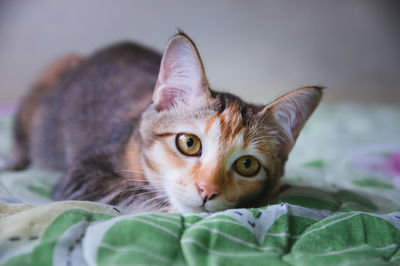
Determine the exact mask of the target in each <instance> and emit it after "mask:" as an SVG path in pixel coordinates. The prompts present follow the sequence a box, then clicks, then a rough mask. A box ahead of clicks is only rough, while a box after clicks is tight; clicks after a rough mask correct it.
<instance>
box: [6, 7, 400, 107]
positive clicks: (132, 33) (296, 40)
mask: <svg viewBox="0 0 400 266" xmlns="http://www.w3.org/2000/svg"><path fill="white" fill-rule="evenodd" d="M398 2H399V1H386V0H382V1H379V0H359V1H357V0H352V1H344V0H342V1H327V0H314V1H305V0H301V1H295V0H293V1H281V0H276V1H255V0H253V1H250V0H248V1H244V0H243V1H234V0H218V1H216V0H214V1H212V0H209V1H204V0H202V1H183V0H182V1H179V0H173V1H171V0H168V1H167V0H158V1H154V0H147V1H130V0H125V1H123V0H118V1H110V0H108V1H107V0H103V1H100V0H90V1H89V0H85V1H83V0H82V1H54V0H44V1H40V0H36V1H16V0H9V1H4V0H3V1H1V2H0V102H1V101H10V100H16V99H17V98H19V97H20V95H21V94H23V93H24V92H25V91H26V90H27V89H28V86H29V83H30V82H31V81H32V80H33V79H34V78H35V76H36V75H37V73H38V72H39V70H40V69H41V68H43V67H44V66H45V65H46V63H48V62H50V61H51V60H52V59H54V58H55V57H57V56H60V55H62V54H64V53H68V52H72V51H76V52H79V53H82V54H88V53H91V52H92V51H93V50H94V49H96V48H99V47H102V46H104V45H107V44H110V43H113V42H116V41H120V40H135V41H138V42H141V43H143V44H146V45H149V46H151V47H154V48H156V49H159V50H162V49H163V48H164V46H165V44H166V42H167V40H168V38H169V37H171V36H172V35H173V34H174V33H176V31H177V28H182V29H183V30H185V31H186V32H187V33H188V34H189V35H190V36H191V37H192V38H193V39H194V41H195V42H196V43H197V46H198V47H199V50H200V53H201V55H202V57H203V60H204V63H205V67H206V71H207V73H208V77H209V80H210V84H211V85H212V87H214V88H216V89H221V90H226V91H231V92H235V93H237V94H239V95H241V96H243V97H244V98H245V99H248V100H256V101H257V102H268V101H269V100H270V99H271V98H272V97H276V96H278V95H280V94H282V93H285V92H287V91H288V90H291V89H294V88H297V87H301V86H304V85H313V84H318V85H323V86H326V87H328V89H327V91H326V97H325V100H327V101H333V100H340V101H367V102H371V101H374V102H391V103H400V85H399V84H400V15H399V14H400V8H399V4H397V3H398Z"/></svg>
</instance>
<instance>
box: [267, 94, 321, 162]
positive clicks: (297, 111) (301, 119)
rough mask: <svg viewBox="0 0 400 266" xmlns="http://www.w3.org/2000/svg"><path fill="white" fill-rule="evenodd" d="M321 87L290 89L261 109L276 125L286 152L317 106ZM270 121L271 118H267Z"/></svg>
mask: <svg viewBox="0 0 400 266" xmlns="http://www.w3.org/2000/svg"><path fill="white" fill-rule="evenodd" d="M322 89H323V88H322V87H305V88H301V89H297V90H295V91H292V92H290V93H288V94H286V95H283V96H282V97H280V98H278V99H276V100H275V101H273V102H272V103H270V104H268V105H267V106H266V107H264V109H263V110H262V111H261V114H262V115H263V116H264V117H268V118H272V123H274V124H275V126H276V125H278V128H279V130H278V132H279V134H280V141H281V145H282V147H283V149H284V151H285V152H286V153H287V154H288V153H289V152H290V150H291V149H292V147H293V145H294V144H295V142H296V139H297V137H298V136H299V134H300V131H301V129H302V128H303V126H304V124H305V123H306V121H307V120H308V118H309V117H310V116H311V114H312V113H313V112H314V110H315V108H317V106H318V104H319V102H320V101H321V97H322ZM267 121H268V122H269V123H271V119H267Z"/></svg>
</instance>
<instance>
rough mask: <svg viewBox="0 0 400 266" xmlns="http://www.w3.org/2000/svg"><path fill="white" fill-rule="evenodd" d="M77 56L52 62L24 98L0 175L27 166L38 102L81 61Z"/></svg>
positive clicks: (0, 162)
mask: <svg viewBox="0 0 400 266" xmlns="http://www.w3.org/2000/svg"><path fill="white" fill-rule="evenodd" d="M82 60H83V59H82V58H81V57H79V56H77V55H72V54H71V55H67V56H64V57H62V58H59V59H57V60H55V61H54V62H53V63H52V64H50V65H49V66H48V67H47V68H46V69H45V70H44V71H43V72H42V73H41V74H40V76H39V79H38V80H37V81H36V82H35V85H34V86H33V87H32V89H31V90H30V91H29V93H28V94H27V95H26V96H25V98H23V100H22V101H21V103H20V106H19V108H18V111H17V113H16V115H15V118H14V124H13V145H12V148H11V150H10V151H9V153H8V154H7V155H6V156H3V157H1V158H0V172H1V171H6V170H23V169H25V168H26V167H28V166H29V164H30V162H31V160H32V158H31V153H30V147H31V141H30V139H31V135H32V133H33V131H34V130H35V129H34V121H35V119H36V118H37V116H38V115H40V112H38V110H39V108H40V105H41V103H42V102H43V101H44V99H45V97H46V95H48V94H49V92H50V91H51V90H52V88H54V87H55V86H57V84H58V83H59V82H60V80H61V79H62V78H63V77H64V76H65V75H66V74H67V73H69V72H70V71H72V70H73V69H75V68H76V67H77V66H79V64H80V63H81V62H82Z"/></svg>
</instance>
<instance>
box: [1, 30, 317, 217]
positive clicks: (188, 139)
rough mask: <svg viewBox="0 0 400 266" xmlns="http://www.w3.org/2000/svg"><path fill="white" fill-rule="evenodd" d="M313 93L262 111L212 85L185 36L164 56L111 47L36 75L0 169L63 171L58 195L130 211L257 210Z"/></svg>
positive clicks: (306, 92)
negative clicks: (36, 78)
mask: <svg viewBox="0 0 400 266" xmlns="http://www.w3.org/2000/svg"><path fill="white" fill-rule="evenodd" d="M160 63H161V68H160ZM154 88H155V89H154ZM320 97H321V90H320V89H319V88H316V87H307V88H303V89H300V90H297V91H296V92H293V93H291V94H287V95H286V96H283V97H281V98H280V99H278V100H277V101H275V102H273V103H271V104H269V105H267V106H262V105H253V104H248V103H245V102H244V101H242V100H241V99H240V98H238V97H236V96H234V95H231V94H229V93H219V92H215V91H212V90H210V89H209V87H208V83H207V79H206V77H205V73H204V69H203V66H202V64H201V59H200V57H199V56H198V52H197V50H196V48H195V46H194V44H193V43H192V42H191V40H190V39H189V38H188V37H186V36H185V35H182V34H179V35H177V36H175V37H174V38H173V39H172V40H171V41H170V42H169V44H168V47H167V50H166V52H165V53H164V56H163V57H161V55H160V54H158V53H157V52H154V51H152V50H149V49H147V48H144V47H141V46H138V45H135V44H129V43H125V44H119V45H116V46H112V47H109V48H106V49H104V50H102V51H100V52H98V53H96V54H94V55H92V56H90V57H88V58H80V57H77V56H68V57H65V58H63V59H61V60H59V61H57V62H56V63H55V64H54V65H52V66H51V67H50V68H49V70H48V71H47V72H45V73H44V74H43V75H42V77H41V78H40V79H39V81H38V82H37V83H36V85H35V87H34V88H33V90H32V91H31V92H30V94H29V95H28V96H27V97H26V98H25V99H24V101H23V102H22V105H21V107H20V110H19V112H18V114H17V117H16V120H15V134H14V135H15V138H14V139H15V143H14V148H13V151H12V153H10V156H9V157H8V158H7V160H8V161H7V164H6V165H7V167H8V168H13V169H18V168H24V167H26V166H27V165H28V164H30V163H32V164H33V165H35V166H37V167H41V168H48V169H56V170H61V171H63V172H64V174H63V176H62V177H61V179H60V181H59V183H58V184H57V185H56V186H55V188H54V190H53V195H54V197H55V198H56V199H79V200H94V201H102V202H105V203H110V204H115V205H120V206H122V207H128V209H129V210H130V211H142V210H155V209H158V210H162V209H163V208H169V206H172V209H177V210H178V211H180V212H201V211H218V210H223V209H227V208H232V207H249V206H259V205H261V204H265V203H266V201H267V200H268V199H269V197H271V196H272V195H273V194H274V193H275V191H276V188H277V184H278V180H279V178H280V177H281V176H282V175H283V171H284V164H285V161H286V159H287V156H288V153H289V151H290V149H291V147H292V146H293V144H294V142H295V140H296V138H297V136H298V133H299V131H300V129H301V128H302V126H303V125H304V123H305V121H306V120H307V118H308V117H309V115H311V113H312V112H313V110H314V109H315V108H316V106H317V105H318V102H319V100H320ZM285 108H286V110H287V111H285Z"/></svg>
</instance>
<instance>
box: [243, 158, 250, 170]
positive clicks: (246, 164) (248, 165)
mask: <svg viewBox="0 0 400 266" xmlns="http://www.w3.org/2000/svg"><path fill="white" fill-rule="evenodd" d="M243 166H244V167H245V168H250V166H251V160H250V159H246V160H244V162H243Z"/></svg>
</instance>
